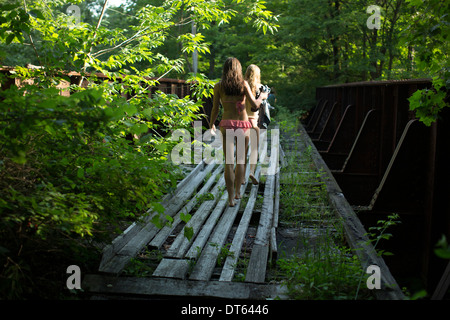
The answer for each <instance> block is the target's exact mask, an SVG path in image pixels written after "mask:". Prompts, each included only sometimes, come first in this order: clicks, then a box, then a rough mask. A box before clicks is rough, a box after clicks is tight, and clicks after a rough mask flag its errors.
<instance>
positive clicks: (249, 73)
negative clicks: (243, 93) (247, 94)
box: [245, 64, 261, 95]
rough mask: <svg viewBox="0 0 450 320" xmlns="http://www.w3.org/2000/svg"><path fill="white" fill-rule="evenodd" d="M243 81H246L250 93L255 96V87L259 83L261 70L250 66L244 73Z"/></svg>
mask: <svg viewBox="0 0 450 320" xmlns="http://www.w3.org/2000/svg"><path fill="white" fill-rule="evenodd" d="M245 80H247V82H248V85H249V86H250V89H251V90H252V93H253V94H254V95H256V89H257V88H256V86H257V85H258V84H259V83H261V70H260V69H259V67H258V66H257V65H256V64H251V65H249V66H248V67H247V70H246V71H245Z"/></svg>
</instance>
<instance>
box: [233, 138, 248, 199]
mask: <svg viewBox="0 0 450 320" xmlns="http://www.w3.org/2000/svg"><path fill="white" fill-rule="evenodd" d="M249 132H250V130H246V132H245V136H244V142H245V147H244V148H243V149H244V150H248V142H249V138H250V137H249ZM237 140H238V139H237ZM236 149H238V148H236ZM246 156H247V155H246V154H239V153H236V171H235V192H236V196H235V198H236V199H240V198H241V184H242V181H244V180H245V167H246V166H247V164H246V161H239V159H242V160H244V159H246ZM238 157H239V158H238ZM243 158H244V159H243ZM240 162H244V163H240ZM240 181H241V183H239V182H240Z"/></svg>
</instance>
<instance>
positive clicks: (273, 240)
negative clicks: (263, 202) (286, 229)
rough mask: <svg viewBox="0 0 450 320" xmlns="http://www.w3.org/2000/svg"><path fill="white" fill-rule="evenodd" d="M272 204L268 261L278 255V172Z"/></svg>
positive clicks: (278, 173)
mask: <svg viewBox="0 0 450 320" xmlns="http://www.w3.org/2000/svg"><path fill="white" fill-rule="evenodd" d="M274 198H275V199H274V203H273V222H272V229H271V231H270V254H269V255H270V260H273V259H276V258H277V254H278V246H277V227H278V218H279V211H280V172H277V174H276V175H275V197H274Z"/></svg>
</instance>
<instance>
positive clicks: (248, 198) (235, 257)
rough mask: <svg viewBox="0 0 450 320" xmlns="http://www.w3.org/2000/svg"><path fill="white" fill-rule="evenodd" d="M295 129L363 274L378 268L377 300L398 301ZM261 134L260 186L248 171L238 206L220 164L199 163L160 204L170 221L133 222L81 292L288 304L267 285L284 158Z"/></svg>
mask: <svg viewBox="0 0 450 320" xmlns="http://www.w3.org/2000/svg"><path fill="white" fill-rule="evenodd" d="M298 130H299V131H300V139H301V140H302V141H301V143H302V144H304V145H305V146H310V147H311V152H312V154H311V157H312V159H313V162H314V163H313V164H311V166H315V167H316V168H317V169H318V170H320V171H321V172H323V173H324V175H323V176H322V178H321V179H322V182H323V183H324V184H325V187H326V190H327V193H328V200H329V205H330V206H332V207H333V208H334V211H335V212H336V214H337V215H338V216H339V217H340V218H342V220H343V223H344V229H345V233H346V234H345V237H346V238H347V241H348V243H349V244H350V246H352V247H353V249H355V253H356V254H357V255H358V257H359V259H360V261H361V263H362V268H364V270H365V268H367V266H368V265H372V264H374V265H377V266H379V267H380V269H381V272H382V275H381V286H382V289H381V290H376V292H375V296H376V298H377V299H403V298H404V296H403V293H402V292H401V290H400V288H399V287H398V285H397V284H396V281H395V279H394V278H393V277H392V275H391V273H390V271H389V268H388V267H387V266H386V264H385V263H384V261H383V259H382V258H381V257H379V256H378V254H377V252H376V251H375V250H374V248H373V247H372V245H371V243H370V242H369V241H368V239H367V236H366V231H365V229H364V227H363V226H362V224H361V222H360V221H359V219H358V218H357V216H356V214H355V212H354V211H353V209H352V208H351V206H350V205H349V204H348V202H347V200H346V199H345V197H344V195H343V193H342V190H341V189H340V188H339V186H338V185H337V183H336V181H335V179H334V178H333V175H332V173H331V171H330V170H329V169H328V167H327V165H326V164H325V162H324V161H323V159H322V158H321V156H320V154H319V152H318V151H317V149H316V148H315V147H314V144H313V143H312V141H311V139H310V138H309V136H308V134H307V133H306V130H305V129H304V128H303V127H302V126H300V127H299V128H298ZM266 134H267V132H264V133H263V134H262V135H261V140H260V141H261V148H260V161H259V164H258V166H257V169H256V176H257V177H258V178H259V179H260V184H259V185H252V184H249V182H248V180H249V179H248V173H249V170H248V168H247V179H246V183H245V184H244V185H242V189H241V194H242V195H243V198H242V199H241V200H239V201H237V205H236V206H234V207H229V206H228V205H227V203H228V196H227V192H226V188H225V181H224V176H223V165H221V164H216V163H209V164H207V163H205V162H202V163H200V164H198V165H197V166H196V167H195V168H194V169H193V170H192V172H191V173H190V174H189V175H188V176H187V177H186V178H185V179H184V180H183V181H181V182H180V183H179V184H178V186H177V189H176V190H175V191H174V192H173V193H172V194H169V195H167V196H166V197H165V199H164V200H163V201H162V205H163V206H164V208H165V214H166V215H169V216H171V217H172V218H173V222H172V223H171V224H170V225H167V226H165V227H163V228H161V229H159V228H157V227H156V226H155V225H154V224H153V223H152V222H151V219H152V218H153V214H150V215H149V216H148V217H147V218H146V219H145V220H144V221H143V222H140V223H134V224H132V225H131V226H130V227H129V228H128V229H127V230H125V231H124V232H123V233H122V234H121V235H120V236H119V237H117V238H116V239H115V240H114V241H113V242H112V243H111V244H110V245H108V246H107V247H105V249H104V250H103V257H102V261H101V264H100V267H99V272H98V273H97V274H90V275H86V276H85V278H84V280H83V284H82V288H83V289H84V290H85V291H86V292H89V293H90V294H92V296H93V298H94V297H96V298H104V297H106V298H108V299H109V298H111V299H114V297H116V298H120V299H122V298H123V297H126V298H129V297H134V296H139V297H144V298H150V299H153V298H174V297H175V298H176V297H178V298H180V297H182V298H189V297H190V298H194V297H195V298H198V297H209V298H227V299H268V298H269V299H273V298H277V297H279V298H281V299H283V298H287V295H286V289H285V287H283V286H282V285H281V284H278V283H271V282H269V281H268V277H267V270H268V268H267V266H268V263H269V262H270V261H271V260H272V259H275V258H276V257H277V228H278V212H279V202H280V201H279V199H280V198H279V196H280V184H281V185H282V186H283V181H281V180H283V179H281V178H280V175H279V170H277V169H278V168H279V166H280V167H282V166H283V163H284V162H285V161H284V160H285V156H284V152H283V149H282V148H281V146H280V145H279V143H278V140H277V139H274V140H273V141H272V139H270V138H268V137H267V136H265V135H266ZM272 142H274V143H272ZM262 173H263V174H262ZM302 174H303V173H302ZM188 213H189V214H190V215H191V216H192V217H191V219H190V220H189V221H188V222H187V223H185V222H184V221H183V219H182V218H183V216H184V215H186V214H188ZM187 228H189V230H190V233H191V234H192V237H191V238H190V240H188V238H187V237H186V236H185V232H184V230H186V229H187ZM151 251H156V252H158V254H157V255H158V256H159V257H158V258H157V259H153V258H149V256H151V255H150V254H149V252H151ZM136 257H138V258H142V259H144V260H145V259H147V260H151V259H153V260H155V263H154V268H151V269H143V270H140V269H139V270H138V271H137V272H136V270H135V272H134V273H133V272H131V274H130V273H127V271H126V270H127V268H129V265H130V262H132V261H133V259H136ZM242 261H245V263H242ZM144 273H145V274H144ZM136 275H139V276H136Z"/></svg>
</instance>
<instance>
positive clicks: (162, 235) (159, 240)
mask: <svg viewBox="0 0 450 320" xmlns="http://www.w3.org/2000/svg"><path fill="white" fill-rule="evenodd" d="M212 169H213V166H208V168H207V169H205V176H206V175H208V173H209V172H211V170H212ZM222 169H223V165H220V166H218V167H217V168H216V170H214V172H213V173H212V175H211V177H210V178H209V179H208V181H207V182H206V183H205V184H204V185H203V187H202V188H201V189H200V191H198V192H197V194H196V196H194V197H193V198H192V199H191V200H190V201H189V202H188V203H187V204H186V205H185V206H184V207H183V208H182V209H181V210H180V211H178V213H177V214H176V215H175V216H174V220H173V222H172V223H171V224H170V225H166V226H164V227H163V228H162V229H161V231H160V232H158V234H157V235H156V236H155V237H154V238H153V240H152V241H151V242H150V243H149V246H150V247H152V248H157V249H159V248H161V246H162V245H163V243H164V242H165V241H166V240H167V238H168V237H169V235H170V234H171V233H172V231H173V230H174V229H175V228H176V227H177V226H178V224H179V223H180V222H181V221H182V220H181V218H180V215H181V213H183V214H187V213H189V212H191V210H192V208H194V206H195V205H196V204H197V203H198V201H199V198H198V196H201V195H203V194H205V193H206V192H208V191H209V189H210V188H211V186H212V185H213V184H214V182H215V179H216V175H217V174H219V173H220V172H221V171H222Z"/></svg>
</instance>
